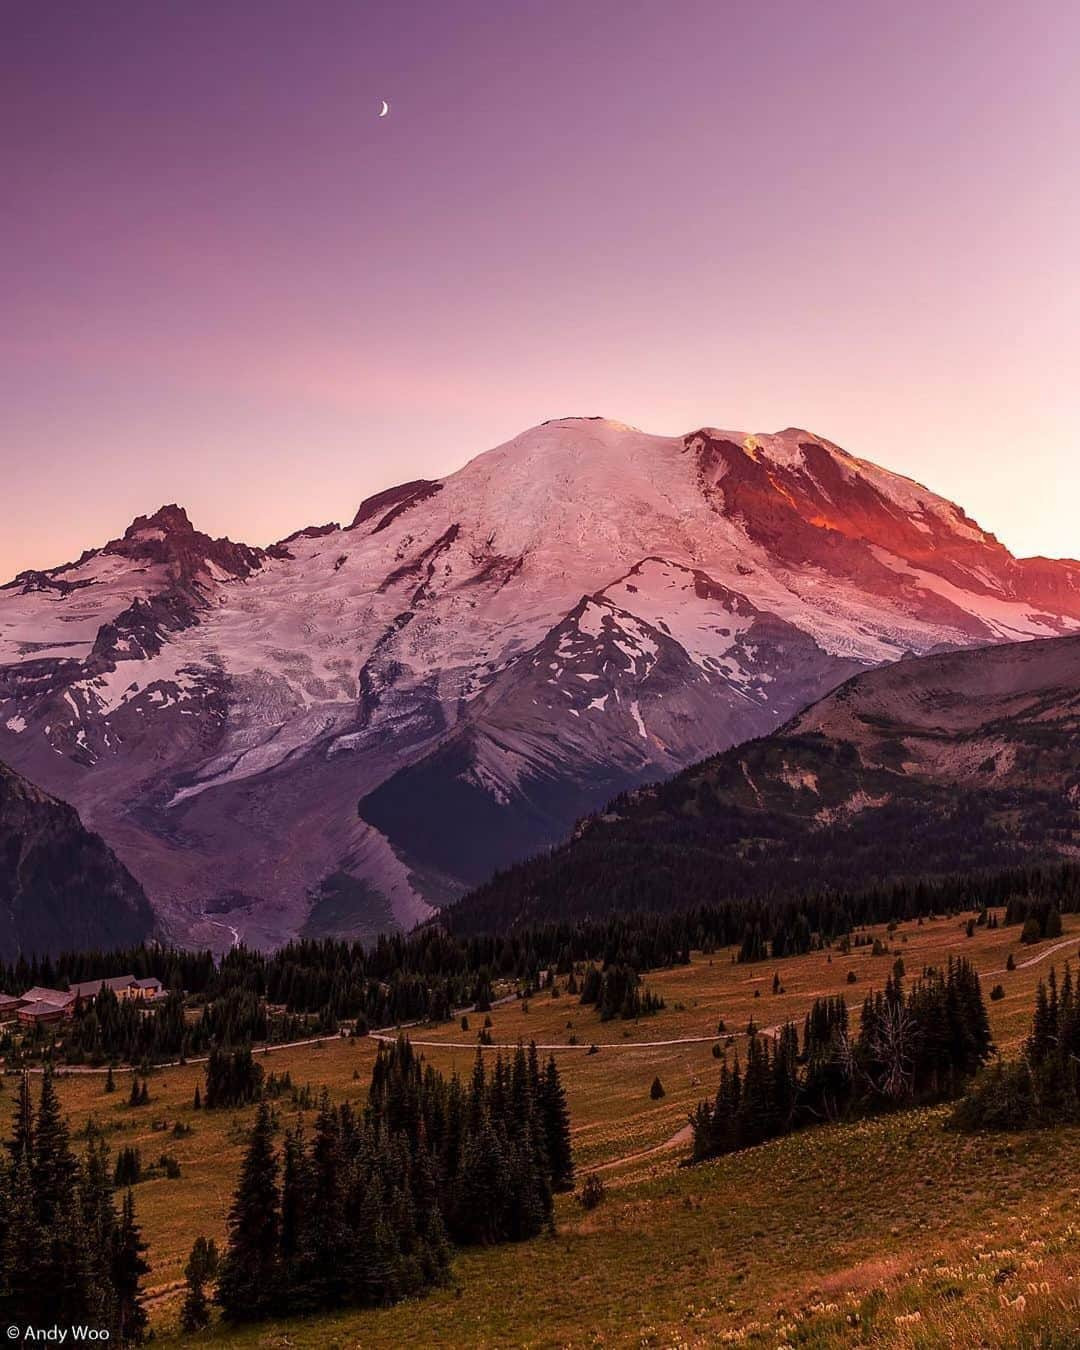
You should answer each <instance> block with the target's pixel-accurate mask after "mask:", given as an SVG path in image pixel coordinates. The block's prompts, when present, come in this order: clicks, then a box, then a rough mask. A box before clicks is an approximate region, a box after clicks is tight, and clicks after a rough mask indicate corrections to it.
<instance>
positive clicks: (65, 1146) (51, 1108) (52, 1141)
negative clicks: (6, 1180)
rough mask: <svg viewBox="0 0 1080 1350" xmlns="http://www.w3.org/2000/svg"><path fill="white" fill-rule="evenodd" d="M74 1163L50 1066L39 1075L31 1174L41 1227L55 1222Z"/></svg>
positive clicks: (69, 1188)
mask: <svg viewBox="0 0 1080 1350" xmlns="http://www.w3.org/2000/svg"><path fill="white" fill-rule="evenodd" d="M77 1172H78V1163H77V1162H76V1161H75V1157H74V1155H73V1154H72V1152H71V1146H70V1144H69V1142H68V1129H67V1125H66V1124H65V1123H64V1117H63V1112H62V1111H61V1109H60V1099H59V1097H58V1096H57V1095H56V1084H55V1082H54V1081H53V1074H52V1070H51V1069H46V1070H45V1072H44V1074H42V1078H41V1096H40V1098H39V1101H38V1112H37V1123H36V1125H35V1128H34V1149H33V1156H32V1162H31V1175H32V1177H33V1183H34V1194H35V1198H36V1201H37V1208H38V1217H39V1219H40V1221H41V1223H42V1225H43V1226H44V1227H45V1228H49V1227H51V1226H52V1225H53V1224H55V1223H56V1220H57V1216H58V1215H59V1213H60V1211H61V1209H62V1208H63V1206H64V1203H65V1201H66V1200H67V1197H68V1196H69V1195H70V1194H71V1191H72V1188H73V1187H74V1184H75V1177H76V1174H77Z"/></svg>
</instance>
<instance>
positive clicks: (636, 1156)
mask: <svg viewBox="0 0 1080 1350" xmlns="http://www.w3.org/2000/svg"><path fill="white" fill-rule="evenodd" d="M693 1136H694V1130H693V1126H692V1125H690V1124H689V1122H688V1123H687V1124H685V1125H683V1126H682V1127H681V1129H678V1130H676V1131H675V1133H674V1134H673V1135H672V1136H671V1138H670V1139H665V1140H664V1142H663V1143H662V1144H653V1146H652V1147H651V1148H643V1149H639V1150H638V1151H637V1152H636V1153H625V1154H623V1156H622V1157H621V1158H612V1160H611V1161H610V1162H605V1163H594V1164H593V1166H592V1167H585V1168H582V1175H583V1176H589V1175H590V1174H591V1173H593V1172H608V1171H610V1170H611V1169H612V1168H613V1167H625V1166H626V1164H627V1163H635V1162H640V1161H641V1160H642V1159H644V1158H653V1157H655V1156H656V1154H658V1153H670V1152H671V1150H672V1149H673V1148H681V1147H682V1145H683V1144H688V1143H689V1142H690V1140H691V1139H692V1138H693Z"/></svg>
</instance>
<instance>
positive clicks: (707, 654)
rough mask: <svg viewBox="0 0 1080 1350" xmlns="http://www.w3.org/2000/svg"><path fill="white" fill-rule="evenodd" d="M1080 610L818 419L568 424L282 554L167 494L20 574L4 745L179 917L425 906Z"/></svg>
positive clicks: (174, 923) (411, 487)
mask: <svg viewBox="0 0 1080 1350" xmlns="http://www.w3.org/2000/svg"><path fill="white" fill-rule="evenodd" d="M1078 630H1080V564H1077V563H1072V562H1053V561H1049V560H1045V559H1035V560H1026V561H1025V560H1018V559H1015V558H1013V557H1012V555H1010V554H1009V553H1008V551H1007V550H1006V549H1005V548H1004V547H1003V546H1002V545H1001V544H1000V543H999V542H998V541H997V540H996V539H995V538H994V537H993V536H992V535H990V534H987V533H986V532H985V531H983V530H981V529H980V528H979V527H978V526H977V525H975V524H974V522H972V521H971V520H969V519H968V518H967V517H966V516H965V515H964V513H963V512H962V511H961V510H960V509H959V508H958V507H956V506H954V505H953V504H951V503H949V502H946V501H945V500H944V499H942V498H940V497H937V496H936V495H935V494H933V493H932V492H929V491H928V490H927V489H925V488H922V487H920V486H919V485H917V484H914V483H912V482H910V481H909V480H907V479H904V478H900V477H898V476H897V475H894V474H890V473H887V472H885V471H884V470H881V469H878V468H876V467H875V466H873V465H871V464H868V463H866V462H865V461H861V460H858V459H855V458H853V457H852V456H850V455H848V454H846V453H845V452H844V451H842V450H841V449H839V448H838V447H837V446H835V445H833V444H832V443H831V442H829V441H826V440H824V439H823V438H821V437H817V436H814V435H811V434H810V433H808V432H804V431H799V430H796V429H789V430H787V431H784V432H781V433H779V434H778V435H775V436H747V435H744V434H743V433H736V432H721V431H715V430H712V429H703V430H700V431H696V432H693V433H691V434H690V435H687V436H682V437H659V436H649V435H646V434H644V433H642V432H639V431H635V430H633V429H632V428H629V427H626V426H623V425H621V424H619V423H615V422H608V421H603V420H600V419H566V420H562V421H557V422H552V423H547V424H545V425H544V426H541V427H536V428H534V429H532V430H531V431H528V432H525V433H524V434H523V435H521V436H519V437H517V438H515V439H514V440H513V441H510V442H508V443H507V444H505V445H502V446H499V447H497V448H496V449H494V450H491V451H488V452H486V453H485V454H482V455H479V456H478V457H477V458H475V459H473V460H472V461H470V462H469V463H468V464H467V465H465V467H464V468H462V469H461V470H459V471H458V472H457V473H454V474H451V475H450V476H449V477H447V478H445V479H442V480H440V481H437V482H432V481H427V480H416V481H413V482H409V483H405V484H403V485H401V486H399V487H397V488H391V489H388V490H387V491H385V492H382V493H379V494H377V495H376V496H374V497H372V498H369V499H368V500H367V501H366V502H364V503H362V504H361V506H360V507H359V509H358V510H357V511H356V512H355V513H354V515H353V518H352V521H351V523H350V524H349V525H348V526H347V527H344V528H342V527H340V526H337V525H332V524H331V525H321V526H317V527H311V528H308V529H304V530H300V531H297V532H296V533H295V534H294V535H291V536H290V537H289V538H288V539H286V540H283V541H281V542H280V543H279V544H277V545H274V546H273V547H271V548H269V549H265V550H262V549H252V548H248V547H246V546H244V545H240V544H233V543H231V542H230V541H228V540H216V541H215V540H211V539H209V538H207V536H205V535H201V534H199V533H198V532H197V531H196V530H194V528H193V527H192V526H191V524H190V522H189V521H188V520H187V517H186V516H185V515H184V513H183V512H181V511H180V510H179V509H178V508H175V507H169V508H164V509H163V510H162V511H160V512H158V513H157V514H156V515H154V516H150V517H142V518H140V519H139V520H138V521H136V522H135V523H134V524H133V525H132V526H131V528H130V529H129V530H128V531H127V532H126V533H125V535H124V536H123V537H122V538H120V539H117V540H114V541H112V543H110V544H108V545H106V546H105V547H104V548H103V549H101V550H96V551H91V552H90V553H87V554H84V555H83V556H82V557H81V558H80V559H79V561H78V562H76V563H74V564H69V565H67V566H65V567H61V568H56V569H52V570H50V571H47V572H37V573H24V574H23V575H22V576H21V577H19V578H17V579H16V580H15V581H14V582H12V583H10V584H9V585H8V586H6V587H2V588H0V755H3V756H4V757H6V758H7V759H8V761H9V762H11V763H13V764H14V765H15V766H16V767H17V768H19V769H20V770H21V771H23V772H25V773H27V774H28V776H30V777H32V778H33V779H34V780H35V781H37V782H41V783H42V784H43V785H44V786H45V787H47V788H48V789H49V790H50V791H55V792H56V793H57V794H58V795H60V796H62V797H65V798H66V799H68V800H71V801H73V802H74V803H75V804H76V805H77V806H78V808H79V810H80V811H81V812H82V813H83V816H84V819H86V820H87V822H88V824H90V825H91V826H92V827H93V828H94V829H97V830H99V831H100V832H101V833H103V834H104V835H105V837H106V838H107V839H108V840H109V842H110V844H111V845H112V846H113V847H114V848H115V849H116V850H117V852H118V853H119V855H120V856H121V857H122V858H123V859H124V861H125V862H126V863H128V865H129V866H131V867H132V869H133V870H134V871H135V872H136V873H137V875H139V876H140V877H142V878H144V879H145V882H146V884H147V886H148V888H149V890H150V893H151V896H152V899H153V901H154V903H155V906H156V908H157V909H158V912H159V913H160V914H161V915H163V917H164V919H165V921H166V922H167V925H168V927H169V929H170V931H172V932H173V933H174V934H175V935H176V936H177V937H181V938H198V939H199V940H216V941H221V940H228V937H229V934H230V930H231V929H233V928H237V929H239V931H240V932H241V933H243V935H244V936H245V937H246V938H248V939H249V940H251V941H255V942H259V943H271V942H275V941H279V940H281V939H282V938H283V937H285V936H287V935H289V934H291V933H295V932H297V931H300V930H302V929H303V928H304V925H305V924H306V923H307V921H308V916H309V914H310V915H312V916H313V923H314V924H315V928H314V929H313V931H315V929H317V930H318V931H323V924H324V918H323V917H321V916H325V915H326V914H328V913H332V914H333V915H334V919H333V922H334V923H335V925H336V926H337V927H338V928H339V929H341V930H344V931H349V932H355V933H358V934H363V933H367V932H370V931H373V930H374V929H376V928H380V927H385V925H386V923H387V922H388V921H390V922H397V923H399V924H402V925H405V926H408V925H410V924H412V923H414V922H416V921H417V920H418V919H422V918H423V917H425V916H426V915H427V914H429V913H430V912H431V906H432V905H437V904H441V903H444V902H446V901H448V900H453V899H455V898H456V897H458V896H459V895H460V894H461V893H462V892H463V891H464V890H465V889H466V888H467V887H468V886H469V885H472V884H475V883H476V882H477V881H478V880H480V879H482V878H483V877H484V876H486V875H487V874H488V873H489V872H490V870H491V869H492V868H493V867H494V866H497V865H505V864H506V863H508V862H510V861H512V860H513V859H515V858H517V857H521V856H524V855H526V854H528V853H530V852H533V851H535V850H536V849H538V848H542V847H545V846H548V845H552V844H555V843H556V842H558V840H560V839H561V838H563V837H565V835H566V833H567V832H568V830H569V829H570V827H571V826H572V824H573V821H574V819H576V818H577V816H579V815H581V814H582V813H584V812H587V811H589V810H591V809H595V808H596V807H597V806H598V805H600V804H602V803H603V802H604V801H605V800H607V799H608V798H609V797H611V796H612V795H613V794H615V793H617V792H619V791H621V790H623V789H625V788H628V787H632V786H636V785H639V784H641V783H643V782H646V781H649V780H652V779H655V778H657V777H658V776H661V775H663V774H667V773H671V772H675V771H677V770H679V769H680V768H682V767H684V766H685V765H687V764H689V763H692V762H694V761H695V760H698V759H700V758H701V757H702V756H704V755H707V754H710V753H713V752H716V751H720V750H723V749H726V748H727V747H729V746H731V745H733V744H737V743H739V742H740V741H743V740H745V739H746V738H748V737H753V736H760V735H762V734H765V733H768V732H769V731H771V730H773V729H774V728H775V727H777V726H778V725H780V724H781V723H783V722H784V721H786V720H787V719H788V718H790V717H791V716H792V715H793V714H794V713H795V712H797V711H798V710H799V709H800V708H801V707H803V706H805V705H806V704H807V703H809V702H811V701H813V700H815V699H817V698H819V697H820V696H821V695H822V694H824V693H826V692H827V691H828V690H829V689H831V688H833V687H834V686H835V685H837V684H838V683H840V682H841V681H843V680H844V679H846V678H847V677H848V676H850V675H851V674H852V673H853V672H855V671H858V670H860V669H863V668H866V667H869V666H872V665H877V664H880V663H883V662H891V661H894V660H896V659H897V658H899V657H903V656H906V655H909V654H925V653H927V652H931V651H934V650H937V649H941V648H949V647H958V646H969V645H976V644H986V643H998V642H1004V641H1013V640H1017V639H1021V638H1024V639H1026V638H1038V637H1045V636H1048V635H1056V634H1061V633H1067V632H1070V631H1078Z"/></svg>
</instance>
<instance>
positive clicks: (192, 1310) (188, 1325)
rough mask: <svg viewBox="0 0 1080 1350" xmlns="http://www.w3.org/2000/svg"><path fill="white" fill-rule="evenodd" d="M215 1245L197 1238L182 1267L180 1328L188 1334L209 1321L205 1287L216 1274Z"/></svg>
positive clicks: (211, 1239) (208, 1302) (208, 1305)
mask: <svg viewBox="0 0 1080 1350" xmlns="http://www.w3.org/2000/svg"><path fill="white" fill-rule="evenodd" d="M217 1267H218V1253H217V1244H216V1243H215V1242H214V1240H213V1238H210V1239H207V1238H204V1237H198V1238H196V1239H195V1242H194V1244H193V1246H192V1248H191V1255H190V1256H189V1257H188V1259H187V1265H186V1266H185V1267H184V1281H185V1286H186V1287H185V1291H184V1302H183V1305H182V1306H181V1309H180V1326H181V1327H182V1329H183V1330H184V1331H186V1332H188V1333H189V1334H190V1333H191V1332H194V1331H201V1330H202V1328H203V1327H205V1326H206V1325H207V1324H208V1323H209V1321H210V1301H209V1299H208V1298H207V1297H206V1286H207V1285H208V1284H209V1283H210V1281H211V1280H213V1278H214V1276H215V1275H216V1274H217Z"/></svg>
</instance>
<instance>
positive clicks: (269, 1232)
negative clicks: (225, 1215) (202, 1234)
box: [217, 1102, 281, 1322]
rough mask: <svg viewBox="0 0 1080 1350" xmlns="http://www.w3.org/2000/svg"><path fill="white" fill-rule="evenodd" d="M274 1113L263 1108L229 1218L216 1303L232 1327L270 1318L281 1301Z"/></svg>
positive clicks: (261, 1105)
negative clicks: (272, 1114)
mask: <svg viewBox="0 0 1080 1350" xmlns="http://www.w3.org/2000/svg"><path fill="white" fill-rule="evenodd" d="M277 1179H278V1160H277V1157H276V1154H275V1152H274V1139H273V1124H272V1121H271V1117H270V1108H269V1107H268V1106H267V1105H266V1103H265V1102H263V1103H261V1104H260V1106H259V1110H258V1113H257V1114H256V1117H255V1124H254V1127H253V1128H252V1131H251V1135H250V1138H249V1141H248V1147H247V1152H246V1154H245V1156H244V1161H243V1164H242V1166H241V1169H240V1182H239V1185H238V1187H237V1191H236V1197H235V1199H234V1201H233V1206H232V1210H231V1211H230V1213H229V1222H228V1228H229V1245H228V1248H227V1249H226V1252H225V1255H224V1258H223V1259H222V1263H221V1271H220V1276H219V1278H218V1285H217V1302H218V1303H219V1304H220V1305H221V1309H222V1313H223V1315H224V1317H225V1318H226V1320H227V1321H230V1322H254V1321H258V1320H259V1319H260V1318H263V1317H265V1316H267V1315H268V1314H269V1313H270V1312H271V1311H272V1310H273V1306H274V1301H275V1299H276V1298H277V1295H278V1279H279V1246H278V1244H279V1239H280V1231H281V1210H280V1197H279V1195H278V1187H277Z"/></svg>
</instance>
